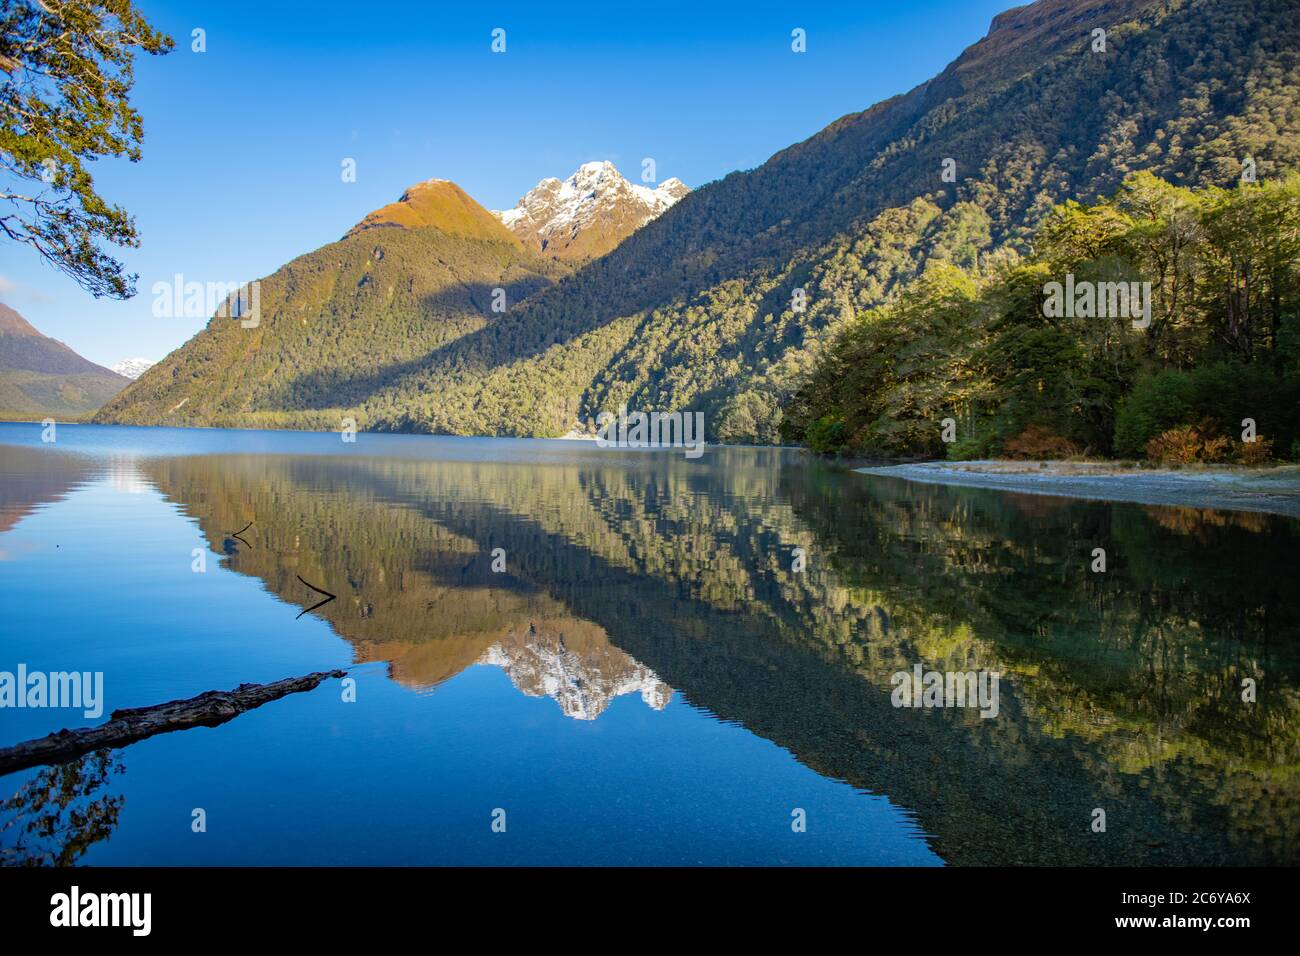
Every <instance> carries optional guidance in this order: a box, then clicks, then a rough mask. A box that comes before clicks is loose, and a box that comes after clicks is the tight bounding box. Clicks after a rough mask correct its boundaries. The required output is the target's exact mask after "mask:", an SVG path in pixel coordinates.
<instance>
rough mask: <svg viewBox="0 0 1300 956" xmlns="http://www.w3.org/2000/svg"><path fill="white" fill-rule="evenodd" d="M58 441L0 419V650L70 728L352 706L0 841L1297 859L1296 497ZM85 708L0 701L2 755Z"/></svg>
mask: <svg viewBox="0 0 1300 956" xmlns="http://www.w3.org/2000/svg"><path fill="white" fill-rule="evenodd" d="M57 437H58V440H57V441H56V442H55V443H53V444H46V443H43V442H42V441H41V428H40V426H39V425H29V424H0V670H6V671H14V670H15V669H16V667H17V665H18V664H19V663H23V664H26V666H27V668H28V670H29V671H37V670H39V671H59V670H78V671H102V672H103V674H104V681H105V695H106V708H105V714H104V716H103V717H101V718H99V720H100V721H103V720H107V715H108V711H110V710H112V709H113V708H117V707H135V706H143V705H148V704H154V703H159V702H162V701H165V700H170V699H173V698H179V697H189V696H192V695H194V694H197V693H200V692H202V691H205V690H209V689H213V688H231V687H234V686H236V685H238V684H240V683H243V682H248V681H255V682H263V681H270V680H277V679H280V678H283V677H290V676H296V675H300V674H305V673H308V672H311V671H315V670H322V669H326V668H331V667H348V668H351V671H350V673H351V676H352V677H354V678H355V680H356V700H355V702H348V701H345V700H344V699H343V694H342V688H341V685H340V682H339V681H330V682H327V683H325V684H323V685H321V687H319V688H318V689H317V690H315V691H313V692H311V693H306V694H298V695H294V696H291V697H287V698H284V699H282V700H279V701H275V702H273V703H270V704H267V705H265V706H264V707H262V708H260V709H258V710H255V711H253V712H251V713H248V714H245V715H243V716H241V717H239V718H237V719H235V720H234V721H232V722H230V723H228V724H225V725H223V726H221V727H217V728H212V729H198V730H191V731H187V732H183V733H174V734H168V735H164V736H160V737H155V738H153V739H150V740H147V741H144V742H141V743H138V744H135V745H133V746H130V747H127V748H125V749H121V750H117V751H113V752H110V753H104V754H101V755H94V756H90V757H87V758H84V759H82V760H80V761H77V762H76V763H73V764H68V765H64V766H62V767H58V768H45V769H43V770H31V771H25V772H23V773H18V774H11V775H9V776H6V777H0V861H3V862H8V863H22V862H79V863H86V864H153V863H157V864H271V863H284V864H440V863H484V864H551V863H555V864H696V863H701V864H769V863H776V864H781V863H787V864H880V865H906V866H911V865H923V866H928V865H942V864H1005V863H1026V864H1153V865H1156V864H1193V863H1207V864H1220V863H1242V864H1261V863H1295V862H1298V861H1300V596H1298V593H1297V592H1298V587H1297V586H1298V585H1300V550H1298V549H1297V544H1300V523H1298V522H1296V521H1294V520H1290V519H1284V518H1276V517H1271V516H1267V515H1261V514H1253V513H1231V512H1222V511H1204V510H1196V509H1185V508H1169V507H1148V506H1141V505H1129V504H1104V503H1094V502H1083V501H1076V500H1071V499H1064V498H1046V497H1039V496H1027V495H1014V494H1007V493H1001V492H993V491H987V490H981V489H946V488H942V487H938V486H929V485H917V484H909V483H905V482H902V481H899V480H896V479H884V478H868V477H865V476H862V475H856V474H852V473H845V472H843V471H839V470H836V469H833V468H831V467H828V466H826V465H823V464H820V463H817V462H815V461H811V460H810V459H808V458H807V457H806V456H804V455H801V454H799V453H796V452H791V451H779V450H752V449H718V448H712V449H710V450H709V451H708V453H707V454H706V455H705V457H704V458H702V459H699V460H693V461H692V460H686V459H684V458H683V457H682V455H681V454H680V453H673V454H669V453H658V452H655V453H627V452H622V453H620V452H615V451H610V450H602V449H597V448H595V447H592V446H591V445H588V444H586V443H566V442H538V441H522V440H521V441H515V440H500V439H458V438H429V437H415V436H378V435H365V434H363V435H360V436H359V437H358V440H357V442H356V443H355V444H344V443H342V442H341V441H340V440H339V436H337V435H314V434H307V433H287V432H242V431H241V432H235V431H221V430H180V429H140V428H109V427H98V426H63V425H61V426H59V428H58V436H57ZM250 522H251V526H250V527H248V528H247V530H245V531H243V533H241V534H240V535H239V536H238V537H235V535H234V533H235V532H238V531H240V530H241V529H244V528H245V526H248V525H250ZM1095 547H1104V548H1106V550H1107V557H1108V570H1107V572H1106V573H1104V574H1094V573H1091V572H1090V571H1089V565H1090V563H1091V560H1092V557H1091V554H1092V549H1093V548H1095ZM796 548H800V549H803V551H802V553H803V555H804V556H805V560H806V569H805V570H803V571H799V572H796V571H794V570H792V563H793V559H794V555H795V549H796ZM196 549H197V551H196ZM495 549H501V550H502V551H503V552H504V561H505V572H504V573H498V572H496V571H494V570H493V560H494V559H493V553H494V551H495ZM497 553H498V554H500V553H501V552H497ZM196 554H198V555H200V556H201V557H202V560H203V562H205V563H206V571H205V572H203V573H197V572H196V571H195V570H193V568H194V565H195V562H196V557H195V555H196ZM299 577H301V578H303V579H305V580H306V581H310V582H311V583H313V584H315V585H318V586H319V587H321V588H323V589H325V590H328V591H330V592H332V593H334V594H336V595H337V596H338V599H337V600H335V601H332V602H330V603H328V604H326V605H325V606H323V607H321V608H319V609H317V610H315V611H311V612H309V613H307V614H302V615H301V616H299V615H300V613H301V612H302V611H303V609H304V608H307V607H310V606H311V605H312V604H314V603H315V602H316V601H317V600H319V596H318V595H317V594H315V593H314V592H312V591H311V590H310V589H308V588H307V587H305V586H304V585H303V584H302V583H301V582H300V581H299ZM918 663H919V664H921V665H923V667H924V668H925V669H927V670H941V671H942V670H961V671H972V670H974V671H990V672H994V671H995V672H997V673H999V674H1000V675H1001V676H1000V682H999V690H1000V699H999V709H998V714H997V716H996V717H995V718H992V719H982V718H981V717H980V716H979V713H978V711H973V710H960V709H900V708H896V707H894V706H893V704H892V703H891V691H892V689H893V684H892V682H891V677H892V675H893V674H895V673H896V672H899V671H909V670H911V669H912V667H913V665H915V664H918ZM1245 679H1251V680H1253V681H1254V682H1255V686H1256V693H1257V699H1256V701H1255V702H1254V703H1244V702H1243V701H1242V699H1241V695H1242V690H1241V688H1242V684H1243V680H1245ZM96 722H98V721H91V720H87V719H85V718H84V717H83V716H82V714H81V712H80V711H79V710H78V711H72V710H55V709H21V710H17V709H8V708H6V709H0V745H8V744H12V743H16V742H18V741H20V740H26V739H29V738H32V737H36V736H41V735H43V734H46V733H49V732H50V731H53V730H57V729H60V728H63V727H75V726H83V725H86V724H89V723H96ZM198 808H201V809H202V810H204V811H205V813H206V820H207V830H206V832H204V833H194V832H192V829H191V821H192V814H193V811H194V810H195V809H198ZM1095 808H1103V809H1104V810H1105V812H1106V822H1107V827H1106V832H1104V833H1095V832H1093V831H1092V829H1091V826H1090V825H1091V823H1092V820H1093V811H1094V809H1095ZM498 809H501V810H504V811H505V819H506V832H504V833H496V832H493V829H492V821H493V813H494V811H496V810H498ZM797 811H802V814H800V813H798V812H797ZM800 819H806V830H805V831H804V832H797V828H796V827H794V826H792V824H793V823H795V822H796V821H798V820H800Z"/></svg>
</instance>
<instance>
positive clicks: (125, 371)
mask: <svg viewBox="0 0 1300 956" xmlns="http://www.w3.org/2000/svg"><path fill="white" fill-rule="evenodd" d="M151 365H153V362H152V361H150V360H149V359H147V358H131V359H122V361H120V362H116V363H114V364H113V365H110V366H109V368H110V369H111V370H112V371H114V372H116V373H117V374H118V375H122V376H125V377H126V378H130V379H137V378H139V377H140V376H141V375H143V374H144V373H145V372H146V371H147V370H148V369H149V366H151Z"/></svg>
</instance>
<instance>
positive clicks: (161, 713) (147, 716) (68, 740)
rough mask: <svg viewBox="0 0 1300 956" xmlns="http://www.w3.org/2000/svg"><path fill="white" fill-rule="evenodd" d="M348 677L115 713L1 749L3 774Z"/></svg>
mask: <svg viewBox="0 0 1300 956" xmlns="http://www.w3.org/2000/svg"><path fill="white" fill-rule="evenodd" d="M346 673H347V672H346V671H341V670H333V671H317V672H316V673H314V674H308V675H307V676H306V677H287V678H285V679H284V680H278V681H275V682H274V683H271V684H240V685H239V686H238V687H236V688H235V689H234V690H209V691H205V692H204V693H202V694H199V695H198V696H197V697H191V698H189V699H188V700H171V701H168V702H167V703H165V704H155V705H154V706H152V707H127V708H123V709H121V710H115V711H113V712H112V713H111V714H109V720H108V723H106V724H101V725H100V726H98V727H82V728H80V729H78V730H60V731H58V732H57V733H53V734H50V735H49V736H47V737H41V738H38V739H37V740H28V741H26V742H24V743H21V744H15V745H14V746H12V747H3V748H0V774H7V773H14V772H15V771H18V770H26V769H27V768H28V767H36V766H40V765H41V764H52V763H67V762H68V761H69V760H76V759H77V758H78V757H81V756H84V755H85V754H88V753H91V752H93V751H96V750H102V749H104V748H106V747H125V746H126V745H127V744H133V743H135V742H136V741H138V740H144V739H145V738H146V737H153V736H154V735H156V734H166V733H170V732H171V731H173V730H189V729H190V728H191V727H216V726H218V725H219V724H224V723H225V722H226V721H228V720H233V719H234V718H236V717H238V716H239V715H240V714H243V713H246V712H248V711H250V710H253V709H254V708H257V707H261V706H262V705H263V704H267V703H270V702H271V701H273V700H279V699H280V698H281V697H285V696H287V695H288V694H297V693H300V692H302V691H305V690H314V689H315V688H316V687H317V686H319V685H320V683H321V681H323V680H325V679H326V678H327V677H343V676H344V675H345V674H346Z"/></svg>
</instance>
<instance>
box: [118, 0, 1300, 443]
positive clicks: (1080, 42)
mask: <svg viewBox="0 0 1300 956" xmlns="http://www.w3.org/2000/svg"><path fill="white" fill-rule="evenodd" d="M1294 13H1295V8H1294V2H1293V0H1159V2H1155V0H1135V2H1134V3H1132V4H1129V5H1127V6H1125V7H1124V8H1123V10H1122V11H1120V12H1118V13H1117V12H1116V11H1115V10H1113V9H1111V8H1110V7H1108V6H1105V5H1101V6H1099V5H1095V4H1089V3H1077V4H1072V3H1062V4H1056V5H1048V6H1043V5H1041V4H1035V5H1031V6H1028V7H1022V8H1017V9H1014V10H1010V11H1007V12H1006V13H1004V14H1001V15H999V16H998V17H997V18H996V19H995V20H994V23H993V26H992V28H991V29H990V31H989V33H988V35H987V36H986V37H984V38H982V39H980V40H979V41H978V42H976V43H974V44H973V45H971V46H970V47H969V48H968V49H967V50H965V51H964V52H963V53H962V54H961V55H960V56H959V57H958V58H957V59H956V60H954V61H953V63H952V64H950V65H949V66H948V67H947V68H946V69H945V70H944V71H943V72H941V73H940V74H939V75H937V76H936V77H934V78H933V79H931V80H929V81H928V82H926V83H924V84H922V85H920V86H918V87H916V88H915V89H913V90H911V91H909V92H907V93H906V94H903V95H900V96H895V97H892V98H890V99H887V100H885V101H883V102H880V103H877V104H876V105H874V106H872V107H870V108H869V109H866V110H864V111H863V112H861V113H856V114H853V115H849V116H845V117H843V118H841V119H839V120H837V121H835V122H834V123H832V124H830V125H829V126H827V127H825V128H824V129H822V130H821V131H820V132H818V133H816V134H815V135H813V136H811V137H810V138H808V139H807V140H805V141H803V142H801V143H796V144H794V145H792V146H790V147H788V148H786V149H783V150H781V151H780V152H778V153H776V154H775V155H774V156H772V157H771V158H770V159H769V160H768V161H767V162H765V163H764V164H762V165H761V166H759V167H757V168H755V169H752V170H747V171H739V172H734V173H731V174H729V175H727V176H726V177H724V178H722V179H721V180H718V181H716V182H713V183H708V184H706V185H704V186H702V187H701V188H699V189H697V190H695V191H694V192H692V193H691V194H690V195H688V196H686V197H685V198H683V199H682V200H681V201H680V202H678V203H677V204H676V205H674V206H673V207H672V208H671V209H669V210H668V211H667V212H666V213H664V214H663V215H662V216H660V217H659V218H658V219H655V220H654V221H652V222H650V223H648V224H647V225H646V226H644V227H643V228H641V229H640V230H638V231H637V232H635V233H633V234H632V235H631V236H629V237H628V238H627V239H626V240H624V241H623V242H622V243H621V244H620V245H619V246H618V247H617V248H615V249H614V250H613V251H612V252H610V253H609V254H608V255H606V256H603V257H602V258H600V259H597V260H595V261H593V262H590V263H588V264H586V265H584V266H583V267H582V268H580V269H578V270H577V271H576V272H573V271H571V270H570V269H568V268H558V267H555V266H554V265H553V264H547V263H544V262H542V261H541V260H540V259H539V258H537V257H536V256H533V255H532V254H530V253H528V252H527V251H526V250H523V249H522V248H519V247H517V245H511V244H510V243H509V242H508V241H506V240H507V239H510V238H512V237H508V236H507V237H506V239H503V240H502V241H501V242H494V241H491V240H489V239H484V238H483V237H478V238H474V237H466V236H453V235H444V234H443V233H441V232H440V231H439V230H438V229H436V228H433V227H432V226H429V227H425V228H386V229H382V230H370V231H367V232H363V233H359V234H354V235H350V236H349V237H347V238H345V239H344V240H343V241H341V242H339V243H335V244H332V245H329V246H325V247H323V248H321V249H318V250H316V251H315V252H313V253H309V254H307V255H306V256H303V257H300V258H299V259H297V260H295V261H294V262H292V263H290V264H288V265H287V266H285V267H283V268H282V269H281V270H279V271H278V272H277V273H275V274H274V275H272V276H271V277H269V278H268V279H266V280H264V282H263V299H262V301H263V318H262V322H261V326H260V327H259V328H258V329H256V330H253V331H252V332H251V333H250V332H248V331H246V330H242V329H240V328H239V327H238V323H232V322H231V321H230V320H229V319H222V318H214V319H213V320H212V322H211V323H210V324H209V327H208V328H207V329H206V330H205V331H204V332H202V333H200V334H199V335H198V336H196V337H195V338H194V339H192V340H191V341H190V342H189V343H187V344H186V345H185V346H183V347H182V348H181V349H179V350H177V351H176V352H174V353H172V355H170V356H168V357H167V358H166V359H165V360H164V361H162V362H160V363H158V365H157V366H155V367H154V368H152V369H150V370H149V371H148V372H146V373H145V375H144V376H142V377H141V378H140V380H139V381H137V382H136V383H134V384H133V385H132V386H131V387H130V388H128V389H127V390H126V391H124V392H123V393H122V394H121V395H119V396H118V397H117V398H116V399H114V400H113V401H112V402H110V403H109V404H108V405H106V406H105V408H104V409H103V410H102V411H101V412H100V414H99V416H98V418H97V420H98V421H100V422H105V423H110V422H116V423H126V424H165V425H219V426H234V427H254V428H310V429H337V428H339V427H340V423H341V422H342V421H343V420H344V419H345V418H352V419H355V420H356V422H357V424H358V426H359V427H360V428H362V429H365V430H372V431H401V432H422V433H434V434H458V435H500V436H531V437H554V436H559V435H564V434H565V433H566V432H569V431H570V430H572V429H574V428H577V429H580V430H581V429H584V428H585V429H589V430H590V429H594V422H595V420H596V418H597V416H598V414H599V413H600V412H601V411H607V410H612V409H617V408H618V407H619V406H620V405H621V404H623V403H626V404H627V405H628V407H629V408H632V409H643V410H660V411H672V410H679V411H692V412H695V411H698V412H702V413H703V414H704V416H705V422H706V429H707V434H708V438H709V440H710V441H712V442H727V443H756V444H770V443H776V442H781V441H800V442H808V443H809V444H811V445H812V446H813V447H815V448H817V449H819V450H822V451H826V452H837V453H847V454H873V455H877V454H878V455H882V456H889V457H910V456H922V455H924V456H929V455H937V454H949V455H977V454H1013V453H1017V449H1021V450H1022V451H1023V453H1024V454H1026V455H1028V454H1031V453H1032V454H1038V455H1043V454H1055V455H1071V454H1076V453H1077V454H1088V455H1096V456H1106V455H1122V456H1126V457H1140V456H1144V455H1145V454H1146V453H1147V448H1146V446H1147V444H1148V443H1149V442H1150V441H1151V439H1152V438H1154V437H1159V436H1160V435H1162V434H1164V433H1165V432H1168V431H1171V430H1176V429H1183V431H1181V432H1177V433H1176V434H1174V435H1172V436H1170V438H1169V440H1168V441H1167V442H1166V443H1165V444H1166V445H1167V446H1168V448H1167V449H1165V451H1166V452H1167V453H1168V454H1170V455H1181V456H1183V457H1191V458H1198V457H1200V458H1204V457H1209V458H1223V457H1227V458H1242V457H1245V458H1250V457H1251V456H1260V455H1264V454H1267V455H1269V456H1272V457H1286V456H1289V455H1292V454H1293V450H1292V445H1293V443H1294V442H1295V440H1296V438H1297V437H1300V436H1297V435H1296V434H1294V433H1293V432H1294V428H1293V426H1291V425H1290V424H1289V421H1291V422H1293V421H1294V420H1295V415H1294V411H1293V410H1294V407H1295V406H1294V388H1293V386H1292V385H1291V384H1289V383H1290V382H1291V381H1292V380H1293V379H1294V377H1295V371H1294V369H1295V358H1294V351H1293V348H1294V346H1293V345H1292V344H1290V343H1291V341H1293V339H1294V336H1295V334H1296V333H1295V330H1294V321H1295V320H1294V315H1295V301H1296V292H1295V285H1294V283H1295V271H1294V256H1295V245H1294V244H1295V221H1296V220H1295V212H1294V201H1295V186H1294V183H1293V182H1292V181H1291V180H1288V178H1287V177H1288V176H1289V175H1290V174H1292V173H1293V172H1294V171H1296V170H1300V97H1298V96H1297V90H1300V17H1296V16H1294ZM1099 28H1101V29H1105V31H1106V34H1107V42H1106V46H1105V49H1104V50H1095V49H1093V46H1092V34H1093V31H1094V30H1095V29H1099ZM948 172H950V173H951V175H945V173H948ZM1143 174H1147V175H1143ZM1156 177H1159V178H1158V179H1157V178H1156ZM1243 179H1253V180H1254V182H1253V183H1251V184H1249V185H1247V186H1246V187H1245V188H1243V187H1242V186H1241V185H1240V184H1241V183H1242V181H1243ZM1103 197H1109V198H1106V199H1105V200H1104V201H1103ZM1072 201H1074V202H1077V203H1079V205H1070V203H1071V202H1072ZM1062 204H1064V205H1062ZM484 214H485V215H486V213H484ZM1288 250H1289V251H1288ZM1287 255H1290V256H1291V257H1292V258H1291V260H1287V259H1286V258H1285V257H1286V256H1287ZM1288 262H1289V263H1290V264H1289V265H1288ZM1112 273H1113V274H1114V275H1115V276H1122V277H1123V278H1125V279H1128V280H1130V281H1150V282H1151V283H1152V286H1153V293H1154V298H1155V301H1154V304H1153V309H1154V313H1153V318H1152V325H1151V327H1150V328H1149V329H1147V330H1146V331H1145V332H1144V333H1141V334H1135V333H1134V332H1133V331H1132V330H1127V331H1126V330H1125V329H1123V328H1121V325H1122V323H1110V324H1107V323H1104V322H1097V321H1077V322H1064V321H1063V322H1048V321H1044V317H1043V316H1041V308H1040V307H1041V298H1042V289H1043V286H1044V284H1045V283H1046V282H1048V281H1053V280H1054V281H1063V278H1064V276H1065V275H1066V274H1073V275H1075V276H1076V277H1078V278H1079V279H1080V280H1082V281H1095V280H1101V279H1103V278H1109V277H1111V276H1112ZM1049 277H1050V278H1049ZM1089 277H1092V278H1089ZM498 286H504V287H505V288H506V289H507V290H508V292H509V295H508V299H509V308H508V310H507V311H505V312H504V313H495V312H492V311H491V310H490V308H489V301H490V294H489V293H490V292H491V290H492V289H493V288H495V287H498ZM1288 336H1291V339H1288ZM886 339H889V340H892V341H891V342H890V349H887V350H885V351H880V352H877V351H876V349H877V347H878V346H883V343H884V342H885V340H886ZM865 357H870V358H869V359H868V358H865ZM846 368H847V369H851V371H852V372H853V374H852V375H851V376H845V375H843V374H841V370H843V369H846ZM882 376H883V377H882ZM1225 382H1228V383H1230V387H1228V386H1225V385H1224V383H1225ZM850 389H854V390H853V391H850ZM1227 395H1231V396H1232V400H1231V401H1225V400H1223V397H1224V396H1227ZM1204 396H1216V397H1217V398H1216V400H1215V401H1213V402H1210V401H1208V400H1206V399H1205V398H1204ZM1288 403H1290V404H1288ZM1288 409H1291V410H1292V411H1290V412H1288ZM944 418H952V419H954V421H956V422H957V423H958V428H957V438H958V440H957V441H955V442H951V443H946V442H942V441H941V435H940V423H941V422H942V420H943V419H944ZM1243 418H1253V419H1255V421H1256V423H1257V428H1258V431H1259V433H1260V435H1261V436H1262V440H1261V441H1259V442H1249V443H1246V444H1247V445H1248V447H1247V448H1244V449H1241V448H1237V447H1236V444H1233V443H1234V442H1235V443H1237V444H1241V443H1242V442H1241V435H1242V431H1243V427H1242V426H1241V424H1240V422H1241V419H1243ZM1288 419H1289V421H1288ZM1229 426H1231V427H1229ZM1202 429H1203V430H1202ZM1288 429H1291V430H1290V431H1289V430H1288ZM1008 442H1010V443H1011V444H1010V445H1009V444H1008ZM1224 442H1228V444H1226V445H1225V444H1224Z"/></svg>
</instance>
